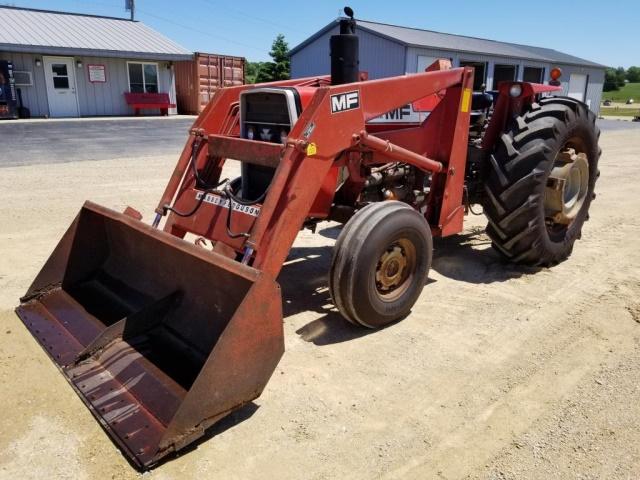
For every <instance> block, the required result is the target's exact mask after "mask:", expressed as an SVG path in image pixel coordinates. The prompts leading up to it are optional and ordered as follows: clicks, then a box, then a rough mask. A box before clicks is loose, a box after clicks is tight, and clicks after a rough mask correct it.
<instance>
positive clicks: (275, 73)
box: [256, 34, 290, 83]
mask: <svg viewBox="0 0 640 480" xmlns="http://www.w3.org/2000/svg"><path fill="white" fill-rule="evenodd" d="M269 56H270V57H271V58H272V59H273V61H272V62H264V63H263V64H262V65H261V66H260V70H259V71H258V75H257V77H256V82H258V83H262V82H274V81H276V80H287V79H289V78H290V73H289V69H290V62H289V45H288V44H287V41H286V40H285V39H284V35H282V34H279V35H278V36H277V37H276V39H275V40H274V41H273V44H272V45H271V51H270V52H269Z"/></svg>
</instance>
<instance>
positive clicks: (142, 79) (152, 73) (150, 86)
mask: <svg viewBox="0 0 640 480" xmlns="http://www.w3.org/2000/svg"><path fill="white" fill-rule="evenodd" d="M127 68H128V71H129V91H130V92H132V93H158V64H157V63H136V62H128V63H127Z"/></svg>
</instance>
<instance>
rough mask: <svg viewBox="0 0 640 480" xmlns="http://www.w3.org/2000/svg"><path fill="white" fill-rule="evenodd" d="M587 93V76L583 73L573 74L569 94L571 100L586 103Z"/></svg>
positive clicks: (570, 78) (570, 79)
mask: <svg viewBox="0 0 640 480" xmlns="http://www.w3.org/2000/svg"><path fill="white" fill-rule="evenodd" d="M586 91H587V76H586V75H584V74H582V73H572V74H571V76H570V77H569V94H568V96H569V97H571V98H575V99H576V100H580V101H581V102H584V94H585V92H586Z"/></svg>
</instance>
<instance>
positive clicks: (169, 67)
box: [167, 62, 173, 70]
mask: <svg viewBox="0 0 640 480" xmlns="http://www.w3.org/2000/svg"><path fill="white" fill-rule="evenodd" d="M172 66H173V62H167V70H171V67H172Z"/></svg>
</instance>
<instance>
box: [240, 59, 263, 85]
mask: <svg viewBox="0 0 640 480" xmlns="http://www.w3.org/2000/svg"><path fill="white" fill-rule="evenodd" d="M266 63H267V62H247V63H246V65H245V69H246V71H245V81H246V82H247V83H256V80H257V78H258V73H259V72H260V69H261V68H262V67H263V66H264V65H265V64H266Z"/></svg>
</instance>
